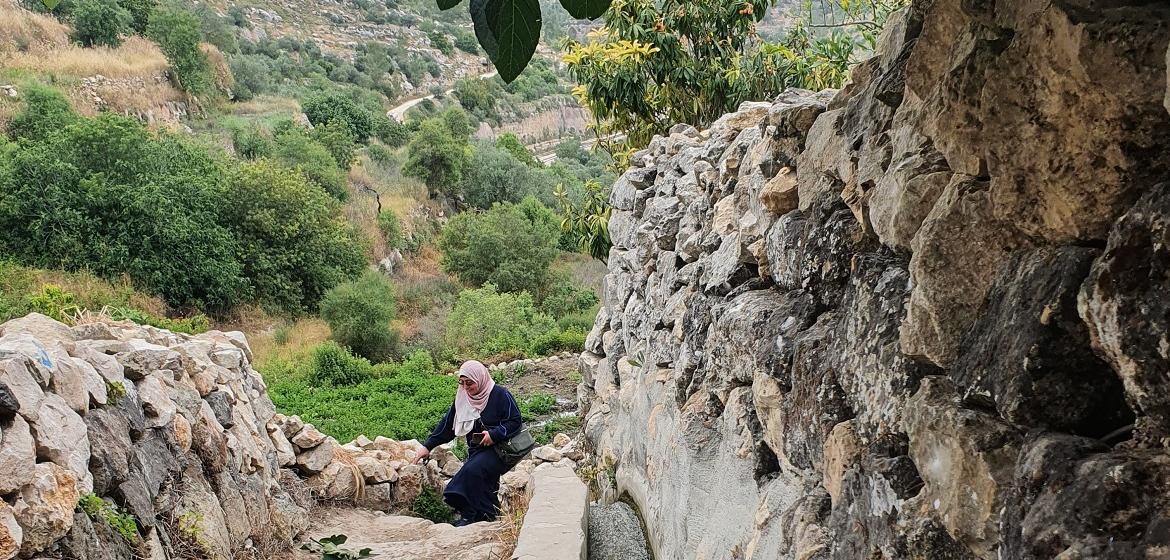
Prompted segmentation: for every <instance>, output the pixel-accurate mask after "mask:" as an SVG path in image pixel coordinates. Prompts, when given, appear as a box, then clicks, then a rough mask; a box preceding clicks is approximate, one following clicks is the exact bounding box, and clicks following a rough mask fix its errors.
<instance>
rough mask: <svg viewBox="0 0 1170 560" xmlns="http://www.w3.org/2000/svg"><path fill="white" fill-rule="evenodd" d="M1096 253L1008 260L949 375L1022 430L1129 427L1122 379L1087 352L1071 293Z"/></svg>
mask: <svg viewBox="0 0 1170 560" xmlns="http://www.w3.org/2000/svg"><path fill="white" fill-rule="evenodd" d="M1099 254H1100V252H1099V251H1097V250H1095V249H1088V248H1080V247H1064V248H1045V249H1026V250H1023V251H1020V252H1018V253H1016V254H1014V255H1012V257H1011V258H1010V259H1009V260H1008V261H1007V263H1006V264H1005V265H1004V266H1003V270H1002V272H1001V274H999V275H998V276H997V277H996V279H995V281H994V283H993V284H992V286H991V289H990V291H989V292H988V295H987V301H986V304H985V305H984V306H983V308H982V310H981V311H980V313H979V315H978V318H977V319H976V320H975V324H974V325H973V326H972V328H971V329H970V330H969V331H968V332H967V333H966V334H965V335H964V337H963V339H962V344H961V345H960V346H961V350H960V353H959V358H958V359H957V360H956V362H955V364H954V366H953V367H952V369H951V372H950V375H951V377H952V378H953V379H955V380H956V382H957V383H958V384H959V386H960V387H962V388H964V389H965V391H966V393H965V394H966V395H967V396H968V399H979V398H983V399H986V402H987V403H989V404H991V405H992V406H994V407H995V409H996V410H997V411H998V412H999V414H1000V415H1001V416H1003V417H1004V418H1005V419H1006V420H1008V421H1009V422H1012V423H1013V424H1016V425H1019V426H1024V427H1028V428H1046V429H1050V430H1054V431H1060V432H1071V433H1077V434H1082V435H1088V436H1093V437H1103V436H1105V435H1106V434H1108V433H1110V432H1112V431H1114V430H1116V429H1117V428H1120V427H1121V426H1124V425H1126V424H1130V423H1132V422H1133V414H1132V412H1131V411H1130V410H1129V407H1128V406H1127V405H1126V402H1125V393H1124V390H1123V389H1122V385H1121V380H1120V379H1119V378H1118V377H1117V375H1116V374H1115V373H1114V372H1113V370H1112V369H1110V367H1109V366H1108V364H1106V363H1105V362H1104V361H1102V360H1100V359H1099V358H1097V356H1096V355H1094V353H1093V351H1092V349H1091V348H1090V347H1089V331H1088V328H1087V327H1086V326H1085V324H1084V322H1083V321H1081V317H1080V316H1079V315H1078V314H1077V304H1076V299H1077V293H1078V292H1079V291H1080V288H1081V284H1082V283H1083V282H1084V279H1085V278H1086V277H1087V276H1088V275H1089V268H1090V266H1092V263H1093V260H1094V259H1095V258H1097V256H1098V255H1099Z"/></svg>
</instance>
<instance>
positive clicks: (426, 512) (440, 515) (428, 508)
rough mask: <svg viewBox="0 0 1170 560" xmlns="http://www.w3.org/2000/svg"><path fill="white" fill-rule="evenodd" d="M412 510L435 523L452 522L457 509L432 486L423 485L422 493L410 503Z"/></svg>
mask: <svg viewBox="0 0 1170 560" xmlns="http://www.w3.org/2000/svg"><path fill="white" fill-rule="evenodd" d="M410 511H412V512H414V514H415V515H417V516H419V517H421V518H423V519H429V520H431V521H432V522H434V523H450V522H451V516H452V515H454V514H455V510H452V509H451V507H450V506H448V505H447V504H446V502H444V501H443V497H442V496H440V495H439V493H438V492H436V491H435V490H434V489H433V488H431V487H430V486H423V489H422V493H420V494H419V495H418V497H417V498H415V499H414V503H412V504H411V505H410Z"/></svg>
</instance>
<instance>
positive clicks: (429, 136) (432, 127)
mask: <svg viewBox="0 0 1170 560" xmlns="http://www.w3.org/2000/svg"><path fill="white" fill-rule="evenodd" d="M469 151H470V150H469V149H468V146H467V144H466V143H465V142H464V141H463V140H460V139H459V138H457V137H456V136H455V135H454V134H452V133H451V129H450V128H448V126H447V123H445V122H444V121H443V120H442V119H437V118H431V119H427V120H425V121H423V123H422V125H421V126H420V127H419V130H418V132H416V133H414V135H413V136H412V138H411V140H410V144H409V145H408V146H407V147H406V163H405V164H404V165H403V166H402V173H403V174H405V175H409V176H411V177H417V178H419V179H421V180H422V181H423V182H424V183H426V185H427V190H428V192H429V193H430V195H431V196H432V197H435V196H439V195H447V196H451V195H453V194H455V191H456V190H457V187H458V186H459V182H460V179H461V178H462V175H463V168H464V166H465V165H466V164H467V159H468V155H469V154H468V152H469Z"/></svg>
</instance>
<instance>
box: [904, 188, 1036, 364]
mask: <svg viewBox="0 0 1170 560" xmlns="http://www.w3.org/2000/svg"><path fill="white" fill-rule="evenodd" d="M1029 245H1030V243H1029V241H1028V240H1027V238H1025V237H1024V236H1023V235H1022V234H1021V233H1019V232H1017V231H1016V230H1015V229H1014V228H1013V227H1012V226H1011V224H1008V223H1006V222H1001V221H999V220H998V219H996V218H995V216H994V215H993V214H992V212H991V201H990V198H989V195H988V193H987V184H986V183H985V182H982V181H979V180H977V179H975V178H972V177H968V176H962V175H956V176H955V177H954V178H953V179H952V180H951V183H950V184H949V185H947V188H946V190H945V191H944V192H943V195H942V197H941V198H940V200H939V202H938V204H936V205H935V207H934V208H933V209H932V210H931V212H930V214H929V215H928V216H927V218H926V220H925V222H924V223H923V224H922V228H921V229H919V230H918V234H917V235H915V237H914V241H913V243H912V246H913V250H914V254H913V257H911V259H910V276H911V285H912V286H913V290H912V291H911V293H910V306H909V308H908V310H907V312H906V319H905V321H904V322H903V324H902V349H903V351H904V352H905V353H906V354H909V355H911V356H921V357H923V358H925V359H927V360H929V361H931V362H933V363H934V364H936V365H939V366H942V367H947V366H950V365H951V364H952V363H953V362H954V360H955V358H956V357H957V354H958V351H959V342H960V338H961V337H962V335H963V333H964V332H966V331H967V329H968V328H970V327H971V325H972V323H974V320H975V317H976V316H977V315H978V312H979V308H980V306H981V305H982V304H983V301H984V299H985V298H986V297H987V292H988V290H990V288H991V284H992V282H993V281H994V279H995V276H996V275H997V274H998V273H999V270H1000V267H1001V266H1003V264H1004V263H1005V262H1007V259H1008V257H1009V256H1010V255H1011V253H1012V252H1013V251H1015V250H1017V249H1020V248H1025V247H1028V246H1029Z"/></svg>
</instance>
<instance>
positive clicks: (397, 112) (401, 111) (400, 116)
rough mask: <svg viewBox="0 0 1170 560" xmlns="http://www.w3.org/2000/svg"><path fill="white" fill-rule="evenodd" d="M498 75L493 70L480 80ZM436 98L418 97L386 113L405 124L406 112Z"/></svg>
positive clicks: (447, 92)
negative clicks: (424, 101)
mask: <svg viewBox="0 0 1170 560" xmlns="http://www.w3.org/2000/svg"><path fill="white" fill-rule="evenodd" d="M496 74H499V72H496V71H495V70H492V71H491V72H488V73H487V74H480V76H479V79H481V80H490V79H492V78H494V77H496ZM454 91H455V90H454V89H449V90H447V91H444V92H443V95H451V94H452V93H453V92H454ZM434 98H435V96H434V94H431V95H428V96H425V97H416V98H414V99H411V100H408V101H404V102H402V103H401V104H400V105H398V106H397V107H395V108H393V109H390V110H389V111H386V116H387V117H390V118H392V119H394V120H396V121H398V122H404V121H405V119H406V112H407V111H409V110H410V109H411V108H412V107H414V106H415V105H418V104H419V103H422V102H423V100H425V99H434Z"/></svg>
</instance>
